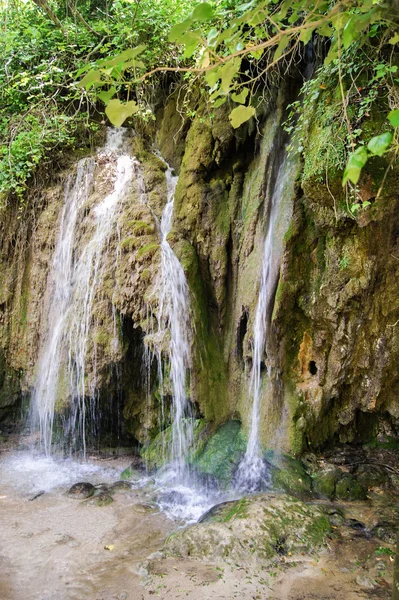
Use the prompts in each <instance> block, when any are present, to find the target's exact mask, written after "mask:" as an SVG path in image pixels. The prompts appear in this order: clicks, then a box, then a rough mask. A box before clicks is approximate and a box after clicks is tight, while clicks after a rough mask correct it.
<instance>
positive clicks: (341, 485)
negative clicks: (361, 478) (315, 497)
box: [335, 474, 366, 500]
mask: <svg viewBox="0 0 399 600" xmlns="http://www.w3.org/2000/svg"><path fill="white" fill-rule="evenodd" d="M335 495H336V497H337V498H338V499H339V500H365V499H366V492H365V491H364V489H363V488H362V486H361V485H360V483H359V482H358V481H356V479H355V478H354V477H352V475H349V474H348V475H345V476H344V477H342V479H340V480H339V481H338V483H337V485H336V488H335Z"/></svg>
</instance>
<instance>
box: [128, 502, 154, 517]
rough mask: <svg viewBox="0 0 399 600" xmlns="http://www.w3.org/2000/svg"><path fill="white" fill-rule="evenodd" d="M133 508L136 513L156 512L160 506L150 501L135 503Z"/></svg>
mask: <svg viewBox="0 0 399 600" xmlns="http://www.w3.org/2000/svg"><path fill="white" fill-rule="evenodd" d="M133 510H134V512H136V513H140V514H145V513H150V512H156V511H157V510H158V507H157V505H156V504H152V503H150V502H141V503H139V504H135V505H134V506H133Z"/></svg>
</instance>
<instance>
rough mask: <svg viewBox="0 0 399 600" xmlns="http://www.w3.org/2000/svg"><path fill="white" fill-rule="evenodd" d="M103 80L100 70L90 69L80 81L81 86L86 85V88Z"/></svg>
mask: <svg viewBox="0 0 399 600" xmlns="http://www.w3.org/2000/svg"><path fill="white" fill-rule="evenodd" d="M99 81H101V73H100V71H94V70H93V71H89V72H88V73H87V74H86V75H85V76H84V77H83V79H82V80H81V81H80V82H79V86H80V87H84V88H85V89H86V90H88V89H89V87H90V86H92V85H93V84H94V83H98V82H99Z"/></svg>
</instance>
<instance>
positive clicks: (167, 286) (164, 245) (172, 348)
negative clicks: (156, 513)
mask: <svg viewBox="0 0 399 600" xmlns="http://www.w3.org/2000/svg"><path fill="white" fill-rule="evenodd" d="M177 180H178V178H177V177H176V176H174V175H173V172H172V169H171V168H170V167H169V166H168V168H167V170H166V183H167V192H168V196H167V203H166V205H165V208H164V210H163V213H162V219H161V224H160V233H161V268H160V274H159V277H158V281H157V283H156V295H157V297H158V313H157V320H158V331H159V332H164V333H167V335H168V336H169V337H170V340H169V348H168V354H169V364H170V381H171V385H172V396H173V399H172V449H171V450H172V452H171V456H172V463H171V465H169V466H170V467H171V468H172V469H173V470H174V471H175V476H176V478H177V480H178V481H182V480H183V479H184V476H185V474H186V462H185V461H186V458H187V453H188V450H189V448H190V445H191V443H192V439H193V426H192V418H191V417H192V415H191V412H190V403H189V400H188V398H187V394H186V381H187V373H188V370H189V368H190V336H191V326H190V318H189V317H190V296H189V289H188V285H187V280H186V276H185V273H184V270H183V267H182V266H181V264H180V262H179V260H178V258H177V256H176V255H175V253H174V252H173V250H172V248H171V246H170V244H169V242H168V240H167V237H168V234H169V232H170V230H171V228H172V216H173V206H174V196H175V189H176V185H177ZM165 337H167V336H165Z"/></svg>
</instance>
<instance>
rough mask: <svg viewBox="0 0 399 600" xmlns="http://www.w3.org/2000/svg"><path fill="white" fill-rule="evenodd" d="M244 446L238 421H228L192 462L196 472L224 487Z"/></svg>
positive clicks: (228, 481)
mask: <svg viewBox="0 0 399 600" xmlns="http://www.w3.org/2000/svg"><path fill="white" fill-rule="evenodd" d="M245 448H246V439H245V436H244V434H243V432H242V430H241V423H240V421H228V422H227V423H224V425H222V426H221V427H219V429H218V430H217V431H216V433H215V434H214V435H213V436H212V437H211V438H210V439H209V440H208V441H207V443H206V444H205V447H204V449H203V451H202V452H201V453H200V454H199V455H198V456H197V457H196V459H195V460H194V462H193V464H194V466H195V468H196V470H197V471H198V473H200V474H201V475H203V476H205V477H208V478H211V479H212V480H214V481H215V482H217V483H218V484H219V485H220V486H221V487H222V488H226V487H228V486H229V484H230V483H231V482H232V479H233V476H234V473H235V470H236V468H237V466H238V464H239V462H240V460H241V458H242V456H243V455H244V452H245Z"/></svg>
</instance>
